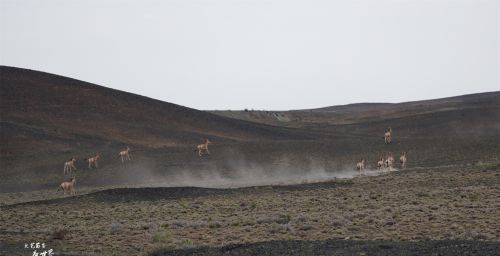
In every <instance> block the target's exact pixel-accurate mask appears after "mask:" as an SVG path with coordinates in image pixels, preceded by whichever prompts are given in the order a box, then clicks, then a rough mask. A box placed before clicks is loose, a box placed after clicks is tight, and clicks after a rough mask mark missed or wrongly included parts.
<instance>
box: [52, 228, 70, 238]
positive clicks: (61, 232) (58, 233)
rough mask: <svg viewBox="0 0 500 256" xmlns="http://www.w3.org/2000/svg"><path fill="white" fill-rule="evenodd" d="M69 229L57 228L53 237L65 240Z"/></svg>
mask: <svg viewBox="0 0 500 256" xmlns="http://www.w3.org/2000/svg"><path fill="white" fill-rule="evenodd" d="M68 234H69V230H68V229H66V228H62V229H58V230H55V231H54V232H53V233H52V239H54V240H64V239H66V238H67V237H68Z"/></svg>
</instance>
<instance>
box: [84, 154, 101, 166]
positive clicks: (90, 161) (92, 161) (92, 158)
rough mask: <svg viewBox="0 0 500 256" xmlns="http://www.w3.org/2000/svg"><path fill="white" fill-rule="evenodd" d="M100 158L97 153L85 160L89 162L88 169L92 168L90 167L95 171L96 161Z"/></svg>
mask: <svg viewBox="0 0 500 256" xmlns="http://www.w3.org/2000/svg"><path fill="white" fill-rule="evenodd" d="M99 158H100V156H99V153H97V154H96V155H95V156H93V157H90V158H87V161H88V162H89V169H91V168H92V165H93V166H94V167H95V168H96V169H97V160H99Z"/></svg>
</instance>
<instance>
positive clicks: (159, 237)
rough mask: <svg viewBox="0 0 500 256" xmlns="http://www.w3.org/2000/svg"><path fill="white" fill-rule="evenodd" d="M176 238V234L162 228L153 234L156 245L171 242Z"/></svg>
mask: <svg viewBox="0 0 500 256" xmlns="http://www.w3.org/2000/svg"><path fill="white" fill-rule="evenodd" d="M173 236H174V233H173V232H172V231H171V230H169V229H167V228H161V229H160V230H158V231H156V232H155V233H154V234H153V242H155V243H165V242H169V241H170V240H171V239H172V238H173Z"/></svg>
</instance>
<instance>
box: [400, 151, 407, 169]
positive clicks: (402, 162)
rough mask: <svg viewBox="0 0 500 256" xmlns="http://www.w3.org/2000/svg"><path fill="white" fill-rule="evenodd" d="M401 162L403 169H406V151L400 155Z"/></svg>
mask: <svg viewBox="0 0 500 256" xmlns="http://www.w3.org/2000/svg"><path fill="white" fill-rule="evenodd" d="M399 162H400V163H401V169H406V152H405V151H403V152H401V156H400V157H399Z"/></svg>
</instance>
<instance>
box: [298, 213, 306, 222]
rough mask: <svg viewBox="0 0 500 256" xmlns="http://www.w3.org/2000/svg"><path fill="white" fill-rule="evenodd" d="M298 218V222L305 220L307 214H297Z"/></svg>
mask: <svg viewBox="0 0 500 256" xmlns="http://www.w3.org/2000/svg"><path fill="white" fill-rule="evenodd" d="M296 220H297V221H298V222H304V221H306V220H307V218H306V216H305V215H304V214H300V215H299V216H297V218H296Z"/></svg>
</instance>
